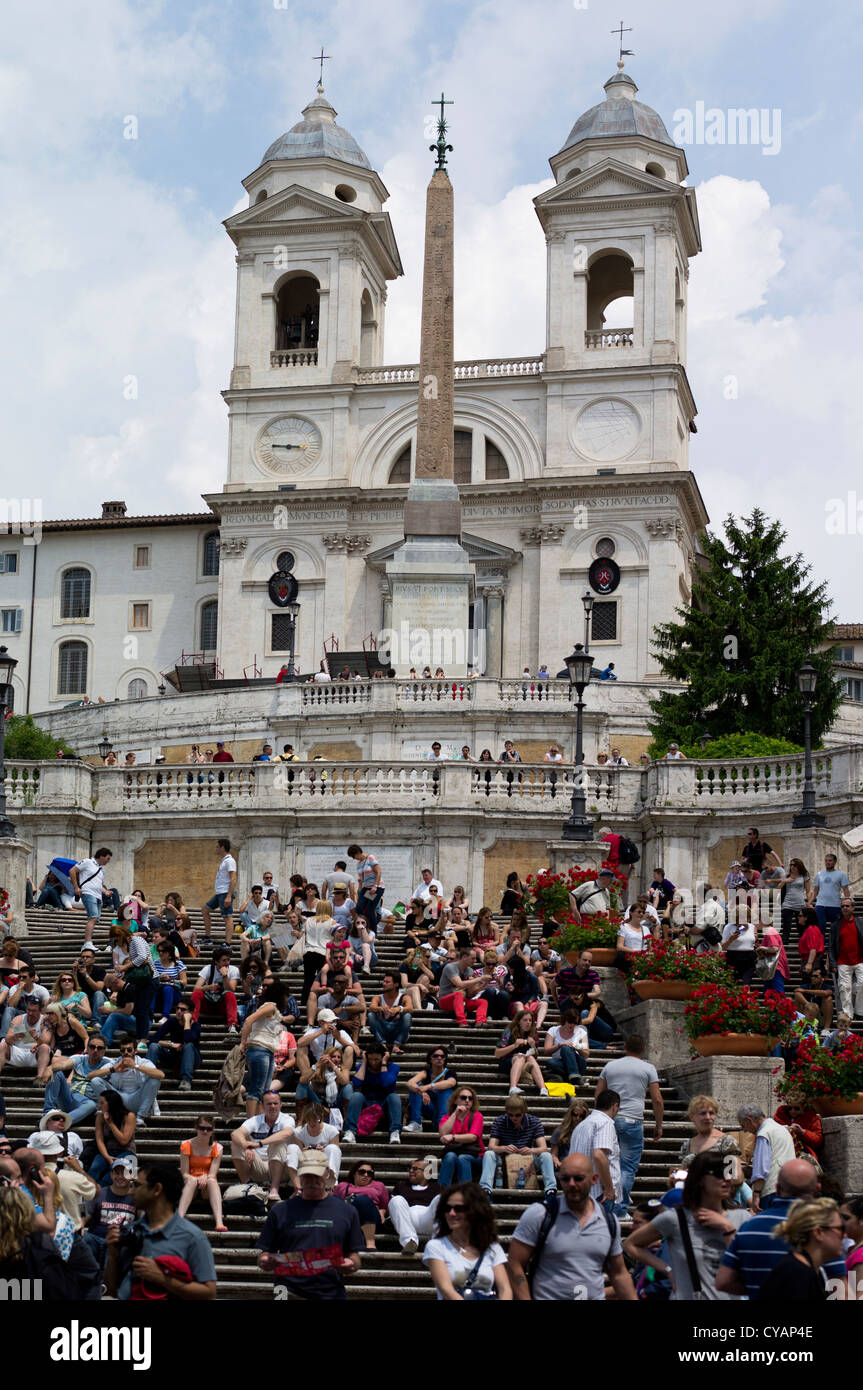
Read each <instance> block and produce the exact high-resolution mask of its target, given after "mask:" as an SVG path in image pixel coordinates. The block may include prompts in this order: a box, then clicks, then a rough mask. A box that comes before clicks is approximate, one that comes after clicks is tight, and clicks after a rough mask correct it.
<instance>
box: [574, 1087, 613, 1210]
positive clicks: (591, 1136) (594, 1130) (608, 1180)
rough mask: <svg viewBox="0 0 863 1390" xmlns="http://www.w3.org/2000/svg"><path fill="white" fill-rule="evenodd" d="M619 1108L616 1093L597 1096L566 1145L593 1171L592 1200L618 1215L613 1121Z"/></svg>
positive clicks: (605, 1092)
mask: <svg viewBox="0 0 863 1390" xmlns="http://www.w3.org/2000/svg"><path fill="white" fill-rule="evenodd" d="M619 1108H620V1096H619V1095H618V1094H617V1092H616V1091H611V1090H608V1089H606V1090H604V1091H603V1092H602V1094H601V1095H600V1096H598V1097H597V1100H596V1104H595V1107H594V1109H593V1110H591V1112H590V1114H589V1115H588V1116H587V1118H586V1119H584V1120H582V1121H581V1124H579V1125H576V1127H575V1129H574V1130H573V1132H572V1139H571V1141H570V1145H569V1152H570V1154H584V1155H585V1156H586V1157H587V1158H588V1159H590V1162H591V1165H592V1167H593V1168H594V1169H595V1170H596V1178H595V1180H594V1183H593V1186H592V1188H591V1189H590V1195H591V1197H593V1198H594V1200H595V1201H597V1202H601V1203H602V1205H603V1206H607V1207H608V1209H609V1211H612V1212H613V1213H614V1214H615V1215H617V1214H618V1212H617V1208H620V1210H621V1214H622V1212H623V1208H622V1207H621V1195H622V1194H621V1186H620V1144H619V1143H618V1139H617V1130H616V1129H615V1128H614V1119H615V1116H616V1115H617V1112H618V1110H619Z"/></svg>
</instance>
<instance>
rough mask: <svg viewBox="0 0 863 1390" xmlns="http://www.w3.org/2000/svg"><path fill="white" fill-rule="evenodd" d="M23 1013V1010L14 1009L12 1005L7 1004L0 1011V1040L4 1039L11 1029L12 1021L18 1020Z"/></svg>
mask: <svg viewBox="0 0 863 1390" xmlns="http://www.w3.org/2000/svg"><path fill="white" fill-rule="evenodd" d="M23 1013H24V1010H23V1009H19V1008H15V1007H14V1006H13V1005H12V1004H7V1005H6V1007H5V1008H4V1009H2V1010H0V1038H5V1036H6V1034H7V1033H8V1032H9V1029H10V1028H11V1027H12V1020H13V1019H15V1018H20V1017H21V1015H22V1014H23Z"/></svg>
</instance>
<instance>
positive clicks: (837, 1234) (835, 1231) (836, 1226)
mask: <svg viewBox="0 0 863 1390" xmlns="http://www.w3.org/2000/svg"><path fill="white" fill-rule="evenodd" d="M773 1235H774V1238H775V1239H776V1240H784V1241H785V1242H786V1243H787V1244H788V1245H790V1246H791V1254H790V1255H786V1256H785V1258H784V1259H783V1260H780V1261H779V1263H778V1264H777V1265H774V1267H773V1269H772V1270H771V1271H770V1273H769V1274H768V1276H767V1278H766V1279H765V1280H764V1283H763V1284H762V1285H761V1288H760V1289H759V1290H758V1293H757V1295H756V1298H755V1301H756V1303H789V1302H790V1303H822V1302H824V1301H825V1300H826V1298H827V1296H828V1289H827V1281H826V1279H825V1277H824V1274H823V1272H822V1269H821V1266H822V1265H824V1264H829V1263H830V1261H831V1260H839V1259H841V1258H842V1246H843V1242H844V1236H845V1225H844V1222H843V1220H842V1217H841V1216H840V1215H839V1207H838V1206H837V1204H836V1202H834V1201H833V1199H832V1198H831V1197H818V1198H816V1199H815V1200H814V1201H801V1202H795V1203H794V1205H793V1206H792V1207H791V1208H790V1209H789V1211H788V1215H787V1216H786V1218H785V1220H784V1221H782V1222H780V1224H779V1225H778V1226H777V1227H776V1229H775V1230H774V1232H773Z"/></svg>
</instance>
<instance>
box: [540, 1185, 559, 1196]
mask: <svg viewBox="0 0 863 1390" xmlns="http://www.w3.org/2000/svg"><path fill="white" fill-rule="evenodd" d="M543 1195H544V1196H546V1197H556V1196H557V1188H556V1187H547V1188H546V1189H545V1193H544V1194H543Z"/></svg>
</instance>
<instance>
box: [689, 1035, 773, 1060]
mask: <svg viewBox="0 0 863 1390" xmlns="http://www.w3.org/2000/svg"><path fill="white" fill-rule="evenodd" d="M776 1041H777V1040H776V1039H775V1038H765V1037H764V1035H763V1034H762V1033H726V1035H725V1036H724V1037H723V1036H722V1034H721V1033H708V1034H707V1036H706V1037H703V1038H693V1039H692V1046H693V1047H694V1048H695V1051H696V1052H697V1053H698V1054H699V1056H701V1057H768V1056H769V1055H770V1053H771V1052H772V1051H773V1049H774V1047H775V1046H776Z"/></svg>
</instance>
